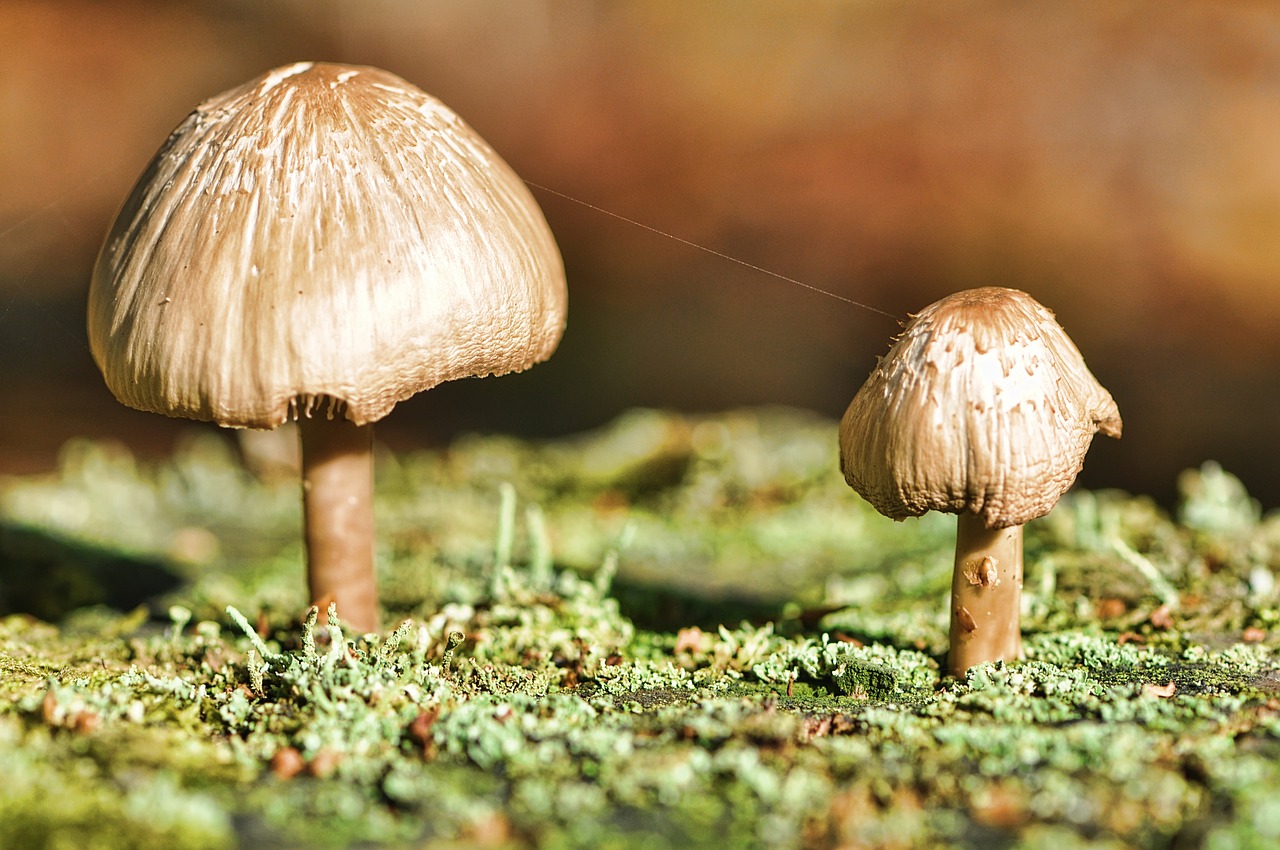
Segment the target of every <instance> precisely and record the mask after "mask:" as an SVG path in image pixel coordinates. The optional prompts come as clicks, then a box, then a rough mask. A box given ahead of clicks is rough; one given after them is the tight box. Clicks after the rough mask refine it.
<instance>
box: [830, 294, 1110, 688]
mask: <svg viewBox="0 0 1280 850" xmlns="http://www.w3.org/2000/svg"><path fill="white" fill-rule="evenodd" d="M1120 429H1121V422H1120V411H1119V409H1118V408H1117V407H1116V403H1115V401H1113V400H1112V398H1111V394H1110V393H1108V392H1107V391H1106V390H1105V389H1103V387H1102V385H1101V384H1099V383H1098V381H1097V380H1096V379H1095V378H1094V377H1093V375H1092V374H1091V373H1090V372H1089V369H1088V367H1087V366H1085V363H1084V359H1083V358H1082V357H1081V356H1080V351H1079V350H1078V349H1077V348H1076V346H1075V344H1074V343H1072V342H1071V339H1070V338H1069V337H1068V336H1067V334H1066V332H1065V331H1064V330H1063V329H1062V328H1061V326H1059V325H1058V323H1057V321H1055V319H1054V317H1053V313H1051V312H1050V311H1049V310H1047V309H1045V308H1044V307H1043V306H1041V305H1040V304H1039V303H1037V302H1036V301H1035V300H1034V299H1033V298H1031V296H1029V295H1027V294H1026V293H1025V292H1020V291H1018V290H1016V289H1004V288H1000V287H983V288H980V289H970V290H966V291H964V292H957V293H955V294H954V295H949V296H947V297H946V298H943V299H942V300H940V301H937V302H935V303H933V304H930V305H929V306H928V307H925V308H924V309H923V310H921V311H920V312H919V313H917V314H915V315H914V316H913V317H912V318H911V320H910V321H909V322H907V323H906V325H905V326H904V329H903V331H902V334H901V335H900V336H899V337H898V338H897V340H896V341H895V342H894V344H893V346H892V347H891V348H890V349H889V353H888V354H887V355H886V356H884V357H883V358H881V359H880V360H879V362H878V363H877V364H876V367H875V369H874V370H873V371H872V373H871V376H870V377H869V378H868V379H867V382H866V383H865V384H863V386H862V388H861V389H860V390H859V391H858V393H857V395H856V396H854V399H853V402H852V403H851V404H850V405H849V408H848V410H846V411H845V414H844V417H843V419H842V420H841V422H840V463H841V467H842V468H843V470H844V476H845V480H846V481H848V482H849V486H851V487H852V488H853V489H854V490H856V491H858V493H859V494H861V495H862V496H863V498H865V499H866V500H867V501H868V502H870V503H871V504H872V506H874V507H875V508H876V510H878V511H880V513H882V514H884V515H885V516H888V517H891V518H893V519H895V520H902V519H904V518H906V517H909V516H920V515H921V514H923V513H925V512H926V511H943V512H946V513H954V514H958V518H957V525H956V554H955V571H954V574H953V577H952V582H951V639H950V652H949V654H948V661H947V666H948V670H949V672H950V673H951V674H952V675H955V676H963V675H964V674H965V671H967V670H968V669H969V668H970V667H972V666H973V665H975V664H980V663H982V662H984V661H995V660H1000V659H1004V660H1013V659H1016V658H1018V657H1020V656H1021V653H1022V637H1021V633H1020V630H1019V615H1020V605H1021V590H1022V526H1023V524H1025V523H1026V522H1028V521H1029V520H1032V519H1035V518H1036V517H1039V516H1043V515H1044V514H1047V513H1048V512H1049V511H1050V510H1051V509H1052V508H1053V506H1054V505H1055V504H1056V503H1057V501H1058V498H1059V497H1060V496H1061V495H1062V494H1063V493H1064V492H1066V490H1067V488H1069V487H1070V486H1071V484H1072V482H1073V481H1074V480H1075V477H1076V474H1077V473H1078V472H1079V471H1080V468H1081V466H1082V465H1083V463H1084V456H1085V453H1086V452H1087V451H1088V449H1089V444H1090V442H1091V441H1092V440H1093V435H1094V433H1095V432H1096V431H1101V432H1102V433H1104V434H1106V435H1107V436H1109V437H1119V436H1120Z"/></svg>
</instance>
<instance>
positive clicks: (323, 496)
mask: <svg viewBox="0 0 1280 850" xmlns="http://www.w3.org/2000/svg"><path fill="white" fill-rule="evenodd" d="M298 432H299V434H300V435H301V439H302V508H303V526H304V533H305V536H306V543H307V581H308V583H309V584H310V587H311V599H312V601H313V602H315V603H316V604H319V605H321V607H322V608H323V607H324V606H326V605H328V603H329V602H336V603H337V605H338V616H339V617H340V618H342V621H343V623H345V624H347V625H349V626H351V627H352V628H355V629H358V630H360V631H362V632H371V631H376V630H377V628H378V588H377V583H376V579H375V575H374V565H373V426H372V425H359V426H358V425H353V424H352V423H351V422H348V421H347V420H345V419H325V418H322V417H299V419H298Z"/></svg>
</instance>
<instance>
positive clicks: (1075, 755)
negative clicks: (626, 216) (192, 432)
mask: <svg viewBox="0 0 1280 850" xmlns="http://www.w3.org/2000/svg"><path fill="white" fill-rule="evenodd" d="M255 451H256V449H255ZM835 452H836V449H835V439H834V425H833V424H832V423H830V422H826V421H823V420H819V419H815V418H813V417H810V416H806V415H800V414H792V413H788V412H786V411H778V410H770V411H744V412H739V413H733V414H726V415H723V416H716V417H699V418H683V417H676V416H668V415H666V414H662V413H658V412H654V411H644V412H637V413H635V414H633V415H631V416H629V417H627V418H626V419H624V420H622V421H620V422H619V423H617V424H615V425H614V426H613V427H611V428H608V429H606V430H604V431H602V432H600V433H598V434H594V435H584V436H582V437H579V438H575V439H572V440H566V441H559V442H551V443H542V444H530V443H522V442H519V441H515V440H511V439H506V438H468V439H466V440H463V441H460V442H459V443H458V444H456V445H455V446H453V447H451V448H450V449H449V450H447V451H444V452H438V453H427V454H420V455H414V456H392V455H390V454H387V453H382V454H381V455H380V457H379V469H378V476H379V478H378V480H379V492H378V511H379V519H380V534H381V538H380V543H379V545H380V564H381V567H380V569H381V571H382V576H381V578H382V587H383V591H384V594H383V595H384V599H385V603H386V607H387V610H388V614H389V621H390V622H391V623H393V624H394V625H393V627H392V628H390V629H389V630H388V631H387V632H386V633H385V634H382V635H375V636H370V637H362V638H355V637H353V636H351V635H348V634H346V633H345V631H344V630H343V628H342V624H341V623H340V622H337V621H335V620H333V619H331V618H330V617H329V616H327V615H326V613H325V612H311V614H310V615H308V614H307V611H306V608H305V601H304V594H303V589H302V565H301V551H300V547H299V545H298V542H297V495H296V489H295V488H296V483H295V482H293V481H291V480H290V479H289V476H288V475H278V474H274V473H270V471H269V470H267V469H266V468H265V467H262V466H261V465H259V466H258V467H257V472H251V471H249V470H247V469H245V468H244V467H242V466H241V464H240V462H239V461H238V460H237V458H236V455H235V454H234V453H233V452H231V451H229V449H228V444H227V443H226V442H224V441H221V440H216V439H214V440H210V439H207V438H201V439H199V440H193V441H189V442H188V443H186V444H185V445H184V446H183V448H182V449H181V450H180V451H179V452H178V453H177V454H176V455H175V457H174V458H173V459H172V460H170V461H168V462H165V463H162V464H158V465H154V466H147V465H141V464H138V463H136V462H135V461H134V460H133V459H132V458H130V457H129V456H128V455H127V454H124V453H123V452H121V451H120V450H119V449H113V448H110V447H104V446H99V445H94V444H89V443H81V444H76V445H73V446H70V447H69V448H68V451H67V453H66V457H65V459H64V464H63V467H62V469H61V471H60V472H59V473H58V474H56V475H53V476H46V477H42V478H27V479H11V480H8V481H5V482H3V483H0V526H2V527H3V528H4V529H6V533H12V531H13V530H20V535H19V536H20V538H21V539H20V540H19V542H18V543H17V544H13V542H12V538H11V537H9V538H5V539H6V540H9V543H4V540H0V559H4V558H7V559H8V560H4V561H3V562H2V564H0V567H2V569H3V570H5V571H7V572H5V573H4V575H8V576H14V575H22V576H23V577H24V578H23V581H24V582H26V584H25V585H23V586H24V587H29V588H31V590H30V591H27V590H24V591H23V593H22V594H19V595H17V596H15V595H13V593H12V592H10V593H9V595H7V596H0V600H3V601H4V604H6V605H8V606H10V608H20V607H23V604H20V603H23V600H35V601H34V602H32V603H31V605H29V606H27V607H35V605H36V604H37V603H38V604H41V605H44V604H46V603H45V602H43V601H40V600H48V599H51V598H57V597H58V594H53V595H52V596H50V595H49V594H48V593H47V592H46V591H47V588H46V587H44V586H42V585H41V582H40V581H38V580H36V579H37V578H38V577H39V575H40V574H41V573H42V572H45V573H48V574H49V575H55V574H61V573H59V570H62V569H63V568H65V569H66V570H69V571H70V572H69V573H67V574H74V575H76V576H78V577H79V578H77V579H76V582H77V584H76V586H77V587H81V588H88V589H89V590H88V591H86V592H85V593H81V591H79V590H78V591H77V594H76V595H66V594H64V595H63V596H62V597H61V598H62V599H63V601H64V602H65V603H67V606H66V607H67V608H70V607H71V605H70V603H72V602H77V603H78V601H90V602H95V603H106V604H105V605H104V604H96V605H93V606H90V607H76V608H75V609H74V610H64V609H60V610H59V611H58V613H57V614H56V616H55V615H54V614H51V613H48V612H50V611H52V610H53V609H50V608H42V609H40V610H42V611H44V612H45V613H46V617H47V618H48V619H49V620H50V621H55V620H56V622H53V623H52V624H51V622H45V621H41V620H37V619H34V618H32V617H29V616H24V615H21V614H15V615H13V616H9V617H7V618H5V619H3V620H0V776H4V777H5V782H4V783H3V784H0V846H4V847H8V846H22V847H35V848H61V847H71V846H76V847H81V846H83V847H88V848H97V847H103V848H113V847H126V846H127V847H151V846H155V847H162V846H163V847H182V848H185V847H205V846H218V847H225V846H235V845H237V844H238V845H239V846H245V847H275V848H290V847H298V848H301V847H346V846H364V847H379V846H385V847H402V846H414V847H456V846H486V847H512V848H517V847H531V846H540V847H563V848H575V847H592V848H598V847H606V848H607V847H633V846H645V847H655V848H661V847H673V848H675V847H680V848H685V847H710V846H735V847H738V846H741V847H766V846H767V847H782V848H786V847H794V848H818V847H828V846H887V847H891V846H916V847H966V846H969V847H989V846H1005V847H1052V848H1060V847H1086V846H1087V847H1110V846H1115V847H1122V846H1123V847H1147V848H1161V847H1173V846H1206V847H1251V846H1267V845H1269V844H1271V843H1274V841H1275V840H1276V835H1277V833H1280V826H1277V824H1280V814H1278V812H1277V810H1276V807H1275V806H1274V805H1272V804H1270V803H1269V802H1268V800H1269V798H1268V797H1267V789H1268V788H1274V787H1276V785H1277V783H1280V766H1278V765H1280V702H1277V697H1276V691H1277V688H1278V687H1280V685H1278V683H1280V662H1278V661H1277V658H1276V655H1275V652H1276V650H1275V647H1276V645H1277V638H1278V637H1280V635H1278V634H1277V633H1276V632H1275V630H1276V628H1277V626H1280V613H1277V612H1280V596H1278V595H1277V585H1276V582H1275V573H1276V571H1277V569H1280V520H1277V518H1275V517H1264V516H1261V515H1260V514H1259V511H1258V510H1257V506H1256V504H1255V503H1253V502H1252V501H1251V500H1250V499H1249V498H1248V496H1247V494H1246V493H1245V492H1244V490H1243V488H1242V487H1240V486H1239V482H1238V481H1236V480H1235V479H1234V478H1232V477H1231V476H1229V475H1228V474H1227V473H1225V472H1224V471H1222V470H1221V469H1219V468H1217V467H1215V466H1212V465H1207V466H1205V467H1204V468H1202V469H1200V470H1195V471H1192V472H1189V473H1187V474H1186V475H1185V476H1184V477H1183V478H1182V480H1181V481H1180V487H1181V491H1182V493H1183V502H1182V504H1181V505H1180V507H1179V508H1178V510H1177V511H1176V513H1175V515H1174V516H1169V515H1168V514H1166V513H1164V512H1162V511H1161V510H1159V509H1158V508H1157V507H1156V506H1155V505H1154V504H1152V503H1151V502H1150V501H1149V500H1146V499H1143V498H1140V497H1139V498H1133V497H1129V496H1126V495H1124V494H1119V493H1097V494H1093V493H1083V492H1081V493H1074V494H1072V495H1071V496H1069V497H1068V498H1067V499H1065V500H1064V501H1063V503H1062V504H1061V505H1060V506H1059V508H1058V509H1056V510H1055V511H1054V512H1053V513H1052V514H1051V515H1050V516H1049V517H1047V518H1045V519H1044V520H1041V521H1037V522H1035V523H1032V524H1031V526H1029V528H1028V530H1027V552H1028V567H1027V582H1026V588H1025V601H1026V609H1027V616H1026V618H1025V626H1026V629H1025V630H1026V634H1025V645H1026V658H1025V659H1024V660H1023V661H1021V662H1019V663H1016V664H991V665H982V666H980V667H978V668H975V669H974V670H972V671H970V673H969V675H968V676H966V677H965V679H964V680H962V681H957V680H953V679H949V678H945V677H943V676H942V674H941V672H940V670H939V666H938V660H939V659H940V657H941V655H942V653H943V652H944V651H945V642H946V621H945V605H944V600H945V594H946V591H947V587H948V584H949V581H950V577H949V574H950V569H951V555H950V548H951V545H952V535H953V533H954V532H953V528H952V525H951V523H950V522H949V521H948V518H946V517H932V516H931V517H926V518H925V519H924V520H921V521H913V522H907V523H893V522H890V521H887V520H885V519H884V518H882V517H880V516H879V515H877V514H876V513H875V512H874V511H872V510H871V509H870V508H868V507H867V506H866V505H865V504H864V503H862V502H861V501H860V500H858V499H857V498H856V496H854V495H853V494H852V493H851V491H849V489H848V488H847V487H846V486H845V485H844V483H843V481H842V480H841V479H840V476H839V473H838V471H837V468H836V458H835ZM249 456H251V457H252V456H253V453H252V452H251V453H250V454H249ZM144 564H145V565H150V566H151V567H154V568H156V569H158V570H161V571H162V572H163V573H164V574H165V575H167V576H170V577H172V578H173V579H174V580H175V581H179V582H181V584H180V585H179V586H177V587H173V586H170V587H169V588H167V589H165V588H160V589H156V590H147V589H146V587H145V586H142V585H141V583H139V586H135V587H133V588H124V589H126V590H130V591H131V594H132V595H130V594H125V595H124V596H122V597H113V596H111V595H110V594H108V593H107V591H108V590H109V589H110V588H108V587H107V585H108V584H110V585H111V587H113V588H114V587H115V585H116V584H118V583H120V582H124V584H126V585H127V584H129V576H130V575H131V570H133V569H134V568H135V567H137V569H138V572H139V576H140V575H141V573H142V571H143V570H144V567H143V566H142V565H144ZM50 565H61V566H58V569H56V570H55V569H53V568H52V567H50ZM104 565H113V566H112V568H111V569H107V568H106V567H105V566H104ZM24 570H25V571H26V572H23V571H24ZM82 578H83V581H84V584H83V585H81V584H78V583H79V582H80V581H81V579H82ZM15 586H17V585H15V584H13V583H12V582H11V581H10V582H9V583H7V584H5V587H6V588H11V587H15ZM68 586H69V585H68ZM139 587H142V591H143V592H142V593H141V595H139V592H138V591H139ZM112 592H116V591H114V590H113V591H112ZM155 594H159V595H155ZM113 599H116V600H117V601H116V602H115V603H113V602H112V600H113ZM143 599H145V600H146V603H147V604H146V606H145V607H142V608H137V607H135V606H136V605H137V603H138V602H139V601H141V600H143ZM112 604H115V605H116V608H114V609H113V608H112V607H111V605H112ZM122 608H123V609H125V610H120V609H122Z"/></svg>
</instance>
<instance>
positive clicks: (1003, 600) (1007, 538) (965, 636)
mask: <svg viewBox="0 0 1280 850" xmlns="http://www.w3.org/2000/svg"><path fill="white" fill-rule="evenodd" d="M1021 619H1022V526H1020V525H1015V526H1011V527H1009V528H997V529H991V528H987V527H986V526H985V525H983V523H982V520H981V518H979V517H978V516H977V515H976V514H971V513H962V514H960V516H959V517H958V518H957V523H956V559H955V572H954V573H953V575H952V578H951V651H950V652H949V653H948V655H947V672H949V673H950V674H951V675H953V676H956V677H958V678H963V677H964V675H965V673H966V672H967V671H968V670H969V668H970V667H972V666H974V665H975V664H981V663H983V662H984V661H999V660H1004V661H1014V660H1016V659H1018V658H1020V657H1021V656H1022V631H1021Z"/></svg>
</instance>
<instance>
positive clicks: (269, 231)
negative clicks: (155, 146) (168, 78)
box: [88, 62, 566, 428]
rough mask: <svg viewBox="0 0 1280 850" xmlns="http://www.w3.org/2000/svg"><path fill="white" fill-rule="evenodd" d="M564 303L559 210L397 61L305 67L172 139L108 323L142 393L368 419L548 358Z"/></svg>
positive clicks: (108, 309)
mask: <svg viewBox="0 0 1280 850" xmlns="http://www.w3.org/2000/svg"><path fill="white" fill-rule="evenodd" d="M565 310H566V293H565V280H564V266H563V263H562V261H561V259H560V253H559V250H558V249H557V248H556V244H555V241H554V239H553V237H552V235H551V232H550V229H549V228H548V227H547V224H546V221H545V219H544V218H543V217H542V213H541V211H540V210H539V209H538V206H537V204H536V203H535V202H534V200H533V198H532V196H531V195H530V194H529V191H528V189H527V188H526V187H525V185H524V183H523V182H522V181H521V180H520V178H519V177H517V176H516V174H515V173H514V172H513V171H512V170H511V169H510V168H509V167H508V166H507V165H506V163H504V162H503V161H502V160H501V159H500V158H499V157H498V155H497V154H496V153H494V151H493V150H492V149H491V148H490V147H489V146H488V145H487V144H486V143H485V142H484V140H483V139H481V138H480V137H479V136H478V135H477V134H476V133H475V131H474V130H472V129H471V128H470V127H469V126H467V125H466V124H465V123H463V121H462V120H461V119H460V118H458V116H457V115H455V114H454V113H453V112H452V111H450V110H449V109H448V108H447V107H445V106H444V105H443V104H441V103H440V102H439V101H437V100H435V99H434V98H432V97H431V96H429V95H427V94H426V93H425V92H423V91H421V90H419V89H417V88H415V87H414V86H412V85H411V84H409V83H407V82H405V81H404V80H402V79H400V78H399V77H397V76H395V75H393V74H389V73H387V72H385V71H381V70H378V69H376V68H367V67H351V66H343V65H326V64H315V63H310V62H304V63H298V64H295V65H290V66H287V67H283V68H278V69H276V70H274V71H271V72H269V73H267V74H265V75H263V76H262V77H259V78H258V79H256V80H253V81H252V82H249V83H246V84H245V85H243V86H240V87H238V88H235V89H232V90H231V91H228V92H225V93H223V94H221V95H218V96H217V97H214V98H212V99H210V100H208V101H206V102H205V103H203V104H201V105H200V106H199V107H197V108H196V110H195V111H194V112H193V113H192V114H191V115H190V116H189V117H188V118H187V119H186V120H185V121H184V122H183V123H182V124H181V125H180V126H179V127H178V128H177V129H176V130H175V131H174V132H173V134H172V135H171V136H170V137H169V139H168V141H167V142H166V143H165V145H164V146H163V147H162V148H161V149H160V151H159V152H158V153H157V154H156V155H155V157H154V159H153V160H152V161H151V163H150V165H149V166H148V168H147V170H146V172H145V173H144V174H143V175H142V177H141V178H140V179H139V180H138V183H137V184H136V186H135V187H134V189H133V192H132V194H131V195H130V197H129V199H128V200H127V201H126V202H125V204H124V206H123V208H122V209H121V211H120V212H119V214H118V216H117V218H116V220H115V223H114V224H113V225H112V228H111V230H110V232H109V233H108V235H107V238H106V241H105V243H104V245H103V247H102V251H101V253H100V254H99V257H98V261H97V265H96V266H95V268H94V272H93V280H92V283H91V285H90V292H89V314H88V331H89V344H90V349H91V350H92V352H93V357H94V360H95V361H96V362H97V364H98V367H99V368H100V369H101V370H102V372H103V375H104V376H105V378H106V381H107V385H108V386H109V387H110V388H111V390H112V392H114V393H115V395H116V397H117V398H118V399H120V401H122V402H123V403H125V404H127V405H130V406H132V407H137V408H141V409H143V410H150V411H155V412H158V413H164V414H167V415H169V416H182V417H188V418H191V419H201V420H212V421H215V422H217V423H219V424H222V425H230V426H245V427H253V428H271V427H275V426H276V425H279V424H280V423H282V422H284V421H285V420H286V419H287V418H289V417H290V416H291V415H296V414H297V413H298V408H299V407H303V408H307V409H309V408H310V407H311V406H312V405H314V404H316V403H317V402H318V401H321V400H323V399H325V398H328V399H329V400H330V401H331V402H334V401H336V402H341V403H342V405H344V406H345V415H346V417H347V418H348V419H350V420H352V421H353V422H355V423H356V424H364V423H367V422H372V421H375V420H377V419H380V418H382V417H383V416H385V415H386V414H387V413H388V412H389V411H390V410H391V408H392V407H394V406H395V404H396V403H397V402H399V401H402V400H403V399H406V398H408V397H409V396H411V395H413V394H415V393H417V392H420V391H422V390H425V389H428V388H430V387H433V386H435V385H436V384H439V383H441V382H442V381H448V380H452V379H455V378H461V377H468V376H483V375H489V374H502V373H504V372H511V371H516V370H520V369H524V368H527V367H528V366H530V365H532V364H534V363H537V362H539V361H541V360H544V359H546V358H547V357H549V356H550V355H551V353H552V352H553V351H554V350H555V348H556V345H557V344H558V342H559V340H560V336H561V334H562V332H563V329H564V324H565Z"/></svg>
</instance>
